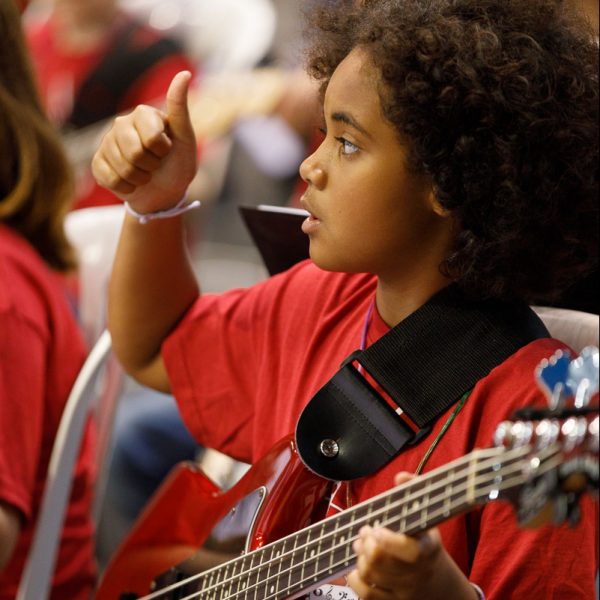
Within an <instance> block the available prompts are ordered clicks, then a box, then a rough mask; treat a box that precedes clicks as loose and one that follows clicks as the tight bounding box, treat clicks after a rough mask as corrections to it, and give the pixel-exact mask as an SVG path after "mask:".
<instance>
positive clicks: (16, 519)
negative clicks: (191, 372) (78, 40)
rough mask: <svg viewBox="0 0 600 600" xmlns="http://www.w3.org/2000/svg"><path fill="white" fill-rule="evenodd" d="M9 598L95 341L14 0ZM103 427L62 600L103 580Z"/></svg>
mask: <svg viewBox="0 0 600 600" xmlns="http://www.w3.org/2000/svg"><path fill="white" fill-rule="evenodd" d="M0 137H1V139H2V140H3V152H2V161H0V599H2V600H9V599H13V598H15V596H16V593H17V589H18V585H19V580H20V577H21V574H22V571H23V567H24V564H25V560H26V558H27V555H28V552H29V548H30V545H31V542H32V537H33V532H34V528H35V525H36V520H37V518H38V514H39V510H40V502H41V497H42V493H43V489H44V485H45V481H46V475H47V468H48V461H49V458H50V453H51V450H52V445H53V443H54V438H55V435H56V432H57V428H58V425H59V421H60V418H61V416H62V412H63V409H64V406H65V402H66V399H67V397H68V394H69V391H70V389H71V387H72V385H73V382H74V380H75V378H76V376H77V373H78V372H79V369H80V367H81V365H82V364H83V361H84V359H85V347H84V343H83V340H82V337H81V335H80V332H79V329H78V326H77V323H76V321H75V318H74V315H73V313H72V309H71V307H70V305H69V303H68V301H67V296H66V293H65V289H64V286H63V278H62V274H63V273H65V272H67V271H69V270H70V269H72V268H73V267H74V266H75V265H74V259H73V252H72V249H71V247H70V246H69V243H68V242H67V239H66V237H65V234H64V231H63V219H64V216H65V214H66V213H67V211H68V208H69V206H70V203H71V201H72V190H73V186H72V179H71V174H70V169H69V166H68V163H67V159H66V157H65V156H64V153H63V150H62V147H61V144H60V140H59V139H58V137H57V135H56V132H55V130H54V128H53V127H52V126H51V125H50V123H49V122H48V120H47V118H46V116H45V114H44V110H43V108H42V105H41V102H40V100H39V98H38V95H37V91H36V87H35V83H34V79H33V75H32V70H31V66H30V62H29V59H28V56H27V50H26V46H25V42H24V39H23V34H22V30H21V24H20V16H19V12H18V10H17V7H16V5H15V2H14V0H0ZM93 479H94V477H93V430H92V423H91V422H90V424H89V425H88V428H87V431H86V433H85V436H84V439H83V442H82V448H81V452H80V455H79V458H78V461H77V464H76V468H75V474H74V483H73V489H72V493H71V497H70V501H69V504H68V507H67V511H66V515H65V522H64V526H63V531H62V536H61V541H60V547H59V552H58V558H57V564H56V569H55V574H54V578H53V583H52V593H51V598H52V599H54V600H64V599H66V598H69V599H70V600H84V599H87V598H89V597H90V594H91V590H92V589H93V585H94V579H95V566H94V559H93V526H92V521H91V516H90V505H91V491H92V482H93Z"/></svg>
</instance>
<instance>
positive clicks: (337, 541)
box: [327, 517, 344, 575]
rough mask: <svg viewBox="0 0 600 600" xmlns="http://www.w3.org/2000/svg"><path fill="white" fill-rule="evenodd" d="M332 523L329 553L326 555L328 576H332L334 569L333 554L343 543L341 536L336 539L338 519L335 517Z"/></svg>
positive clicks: (338, 525)
mask: <svg viewBox="0 0 600 600" xmlns="http://www.w3.org/2000/svg"><path fill="white" fill-rule="evenodd" d="M333 523H334V525H333V531H332V532H331V544H330V551H329V552H328V553H327V555H328V556H329V565H328V567H327V572H328V573H329V574H330V575H332V574H333V569H334V568H335V561H334V557H335V552H336V550H337V549H338V548H339V547H340V546H341V545H342V544H343V542H344V540H343V537H344V536H343V535H340V536H339V538H338V535H339V527H340V519H339V517H336V519H335V520H334V521H333Z"/></svg>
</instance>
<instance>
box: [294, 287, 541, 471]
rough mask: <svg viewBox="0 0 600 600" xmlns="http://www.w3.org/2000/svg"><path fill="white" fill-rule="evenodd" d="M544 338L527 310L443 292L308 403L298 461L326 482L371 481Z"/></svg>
mask: <svg viewBox="0 0 600 600" xmlns="http://www.w3.org/2000/svg"><path fill="white" fill-rule="evenodd" d="M543 337H550V335H549V333H548V331H547V329H546V328H545V326H544V324H543V323H542V322H541V320H540V319H539V318H538V316H537V315H536V314H535V313H534V312H533V311H532V310H531V309H530V308H529V307H528V306H527V305H526V304H511V303H506V302H500V301H497V300H486V301H478V302H475V301H470V300H468V299H466V298H465V297H464V296H463V295H462V294H461V293H460V291H459V290H458V288H457V287H456V286H449V287H448V288H446V289H444V290H442V291H441V292H439V293H438V294H436V295H435V296H434V297H433V298H432V299H431V300H430V301H429V302H427V303H426V304H425V305H423V306H422V307H421V308H419V309H418V310H417V311H415V312H414V313H413V314H411V315H410V316H408V317H407V318H406V319H404V320H403V321H401V322H400V323H399V324H398V325H396V326H395V327H394V328H392V329H391V330H390V331H389V332H388V333H386V334H385V335H384V336H382V337H381V338H380V339H379V340H378V341H377V342H375V343H374V344H372V345H371V346H369V347H368V348H367V349H366V350H363V351H356V352H354V353H353V354H351V355H350V356H349V357H348V358H347V359H346V360H345V361H344V363H343V364H342V366H341V368H340V370H339V371H338V372H337V373H336V374H335V375H334V376H333V377H332V379H330V380H329V381H328V382H327V383H326V384H325V385H324V386H323V387H322V388H321V389H320V390H319V391H318V392H317V393H316V394H315V396H314V397H313V398H312V399H311V400H310V402H309V403H308V405H307V406H306V408H305V409H304V411H303V413H302V415H301V416H300V419H299V421H298V424H297V426H296V444H297V448H298V452H299V454H300V457H301V459H302V461H303V462H304V463H305V464H306V466H307V467H308V468H309V469H310V470H312V471H314V472H316V473H317V474H319V475H321V476H323V477H326V478H328V479H333V480H351V479H356V478H358V477H364V476H366V475H369V474H371V473H374V472H375V471H377V470H379V469H380V468H381V467H383V466H384V465H385V464H386V463H388V462H389V461H390V460H391V459H392V458H394V456H396V455H397V454H398V453H399V452H401V450H402V449H403V448H404V447H405V446H406V445H409V444H414V443H415V442H417V441H418V440H419V439H421V438H422V437H423V436H424V435H425V434H427V433H428V432H429V431H430V430H431V426H432V425H433V423H435V421H436V420H437V418H438V417H439V416H441V415H442V414H443V413H444V412H445V411H446V410H447V409H448V408H449V407H450V406H451V405H452V404H454V403H455V402H456V401H457V400H458V399H459V398H461V397H462V396H463V395H464V394H465V393H466V392H468V391H469V390H471V389H472V388H473V386H474V385H475V384H476V383H477V381H478V380H479V379H481V378H482V377H485V376H486V375H487V374H488V373H489V372H490V371H491V370H492V369H493V368H494V367H495V366H497V365H499V364H500V363H502V362H503V361H504V360H506V359H507V358H508V357H509V356H510V355H511V354H513V353H514V352H516V351H517V350H518V349H519V348H521V347H523V346H525V345H526V344H528V343H529V342H531V341H533V340H535V339H539V338H543ZM357 364H358V365H361V366H362V369H364V371H366V372H367V373H368V374H369V375H370V376H371V377H372V378H373V379H374V380H375V381H376V382H377V383H378V385H379V387H380V388H381V389H383V390H384V392H385V394H387V395H388V396H389V398H390V399H391V400H392V402H391V403H390V402H388V401H386V399H384V397H383V396H382V394H380V393H378V392H377V390H375V389H374V388H373V387H372V386H371V385H370V384H369V383H368V381H367V380H366V379H365V377H364V376H363V375H362V374H361V373H360V372H359V370H358V368H357ZM393 404H395V405H397V406H398V407H399V409H400V410H394V408H392V405H393ZM405 417H408V419H406V418H405ZM410 422H412V424H414V426H411V425H410V424H409V423H410Z"/></svg>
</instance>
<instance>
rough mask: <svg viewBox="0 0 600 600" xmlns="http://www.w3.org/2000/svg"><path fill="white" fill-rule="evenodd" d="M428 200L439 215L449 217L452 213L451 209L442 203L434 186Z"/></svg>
mask: <svg viewBox="0 0 600 600" xmlns="http://www.w3.org/2000/svg"><path fill="white" fill-rule="evenodd" d="M428 201H429V204H430V206H431V208H432V210H433V212H434V213H435V214H436V215H438V217H449V216H450V215H451V214H452V213H451V211H449V210H448V209H447V208H444V207H443V206H442V205H441V204H440V202H439V200H438V199H437V196H436V193H435V190H434V189H433V188H431V189H430V190H429V195H428Z"/></svg>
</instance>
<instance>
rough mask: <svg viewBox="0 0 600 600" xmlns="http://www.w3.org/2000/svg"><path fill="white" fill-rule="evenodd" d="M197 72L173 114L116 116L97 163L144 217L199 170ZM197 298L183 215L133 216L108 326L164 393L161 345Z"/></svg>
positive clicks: (176, 98) (151, 111)
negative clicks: (192, 112)
mask: <svg viewBox="0 0 600 600" xmlns="http://www.w3.org/2000/svg"><path fill="white" fill-rule="evenodd" d="M190 77H191V75H190V73H188V72H182V73H179V74H178V75H176V76H175V78H174V79H173V82H172V83H171V86H170V88H169V91H168V93H167V102H166V105H167V106H166V108H167V110H166V113H163V112H162V111H160V110H158V109H156V108H153V107H150V106H138V107H137V108H136V109H135V110H134V111H132V112H131V113H130V114H129V115H125V116H122V117H117V118H116V119H115V121H114V124H113V126H112V128H111V129H110V131H109V132H108V133H107V134H106V135H105V136H104V139H103V140H102V143H101V144H100V148H99V149H98V151H97V152H96V155H95V156H94V159H93V161H92V171H93V173H94V176H95V177H96V180H97V181H98V183H100V184H101V185H103V186H104V187H106V188H108V189H110V190H112V191H113V192H114V193H116V194H117V195H118V196H119V197H120V198H122V199H123V200H124V201H126V202H128V203H129V204H130V206H131V207H132V208H133V209H135V210H136V211H137V212H139V213H146V214H149V213H155V212H157V211H164V210H165V209H168V208H171V207H173V206H174V205H176V204H177V203H178V201H179V199H180V198H181V197H182V196H183V194H184V193H185V190H186V188H187V186H188V185H189V183H190V181H191V180H192V179H193V177H194V175H195V173H196V167H197V160H196V140H195V137H194V131H193V129H192V125H191V121H190V117H189V112H188V108H187V91H188V86H189V82H190ZM197 295H198V287H197V283H196V280H195V277H194V274H193V271H192V268H191V265H190V262H189V260H188V257H187V251H186V245H185V232H184V228H183V224H182V221H181V218H180V217H172V218H168V219H155V220H151V221H149V222H147V223H145V224H141V223H139V222H138V221H137V220H136V219H135V218H134V217H131V216H130V215H127V216H126V218H125V222H124V224H123V229H122V232H121V239H120V241H119V246H118V249H117V255H116V258H115V262H114V266H113V272H112V276H111V282H110V289H109V309H108V318H109V329H110V332H111V335H112V340H113V348H114V350H115V353H116V355H117V357H118V358H119V360H120V362H121V363H122V364H123V366H124V367H125V369H126V370H127V371H128V372H129V373H130V374H131V375H133V376H134V377H135V378H136V379H138V380H139V381H140V382H141V383H144V384H145V385H148V386H150V387H154V388H156V389H158V390H162V391H166V392H168V391H170V390H169V381H168V378H167V375H166V371H165V367H164V365H163V363H162V360H161V358H160V349H161V344H162V342H163V341H164V339H165V338H166V337H167V335H168V334H169V333H170V332H171V331H172V330H173V328H174V327H175V325H176V324H177V322H178V321H179V320H180V319H181V317H182V316H183V314H184V313H185V311H186V309H187V308H188V307H189V306H190V304H191V303H192V302H193V301H194V299H195V298H196V297H197Z"/></svg>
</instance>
